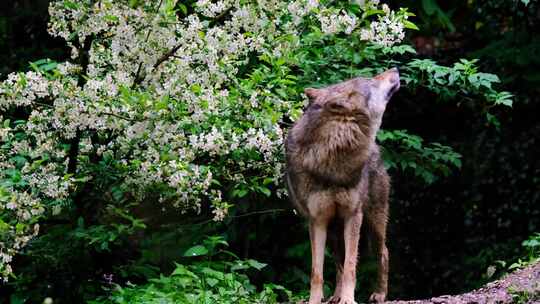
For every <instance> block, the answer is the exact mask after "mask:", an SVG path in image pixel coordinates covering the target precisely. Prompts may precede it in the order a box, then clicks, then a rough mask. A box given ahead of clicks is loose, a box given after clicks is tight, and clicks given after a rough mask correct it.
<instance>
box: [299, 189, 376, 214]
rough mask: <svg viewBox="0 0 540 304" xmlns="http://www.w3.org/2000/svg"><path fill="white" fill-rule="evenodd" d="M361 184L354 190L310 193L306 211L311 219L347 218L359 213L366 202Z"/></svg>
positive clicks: (325, 190)
mask: <svg viewBox="0 0 540 304" xmlns="http://www.w3.org/2000/svg"><path fill="white" fill-rule="evenodd" d="M361 184H363V183H362V182H360V184H359V185H358V186H357V187H354V188H329V189H323V190H319V191H315V192H312V193H310V195H309V196H308V198H307V200H306V209H307V211H308V214H309V216H310V217H312V218H320V217H328V218H333V217H335V216H337V217H347V216H350V215H352V214H355V213H357V212H359V211H360V210H361V209H362V206H363V205H364V204H365V202H366V201H367V195H366V193H367V191H362V190H363V189H361V188H362V185H361Z"/></svg>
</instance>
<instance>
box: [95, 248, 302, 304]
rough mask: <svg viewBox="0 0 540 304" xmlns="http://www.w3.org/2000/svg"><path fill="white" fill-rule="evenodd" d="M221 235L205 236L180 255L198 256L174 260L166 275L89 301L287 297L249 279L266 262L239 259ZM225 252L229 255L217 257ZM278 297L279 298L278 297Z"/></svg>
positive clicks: (268, 300)
mask: <svg viewBox="0 0 540 304" xmlns="http://www.w3.org/2000/svg"><path fill="white" fill-rule="evenodd" d="M224 246H228V244H227V242H226V241H225V240H224V239H223V238H221V237H208V238H207V239H206V240H205V241H204V242H203V244H201V245H196V246H193V247H191V248H189V249H188V250H186V252H185V253H184V256H188V257H193V258H198V257H204V258H203V259H202V260H195V261H193V262H191V263H189V264H187V265H180V264H176V263H175V268H174V270H173V271H172V273H171V274H170V275H168V276H164V275H160V276H159V278H153V279H149V283H148V284H144V285H140V286H135V285H133V284H128V286H127V287H121V286H119V285H116V286H115V287H114V288H113V290H112V291H113V292H112V295H111V296H109V297H108V298H106V299H98V300H94V301H90V302H89V303H95V304H97V303H118V304H121V303H186V304H188V303H193V304H196V303H197V304H198V303H230V304H236V303H245V304H248V303H261V304H263V303H264V304H266V303H268V304H271V303H280V302H281V301H283V300H284V299H285V300H291V299H292V294H291V292H290V291H288V290H287V289H285V288H284V287H282V286H280V285H276V284H264V286H263V288H262V290H261V291H257V289H256V287H255V286H254V285H253V284H252V283H251V282H250V280H249V278H248V276H247V273H248V272H249V271H260V270H262V269H263V268H264V267H266V264H264V263H260V262H257V261H255V260H253V259H249V260H239V259H238V258H237V257H236V256H235V255H234V254H233V253H232V252H229V251H226V250H223V248H222V247H224ZM220 255H226V256H228V257H229V259H230V258H231V257H232V260H230V261H228V260H229V259H225V258H223V256H222V257H219V256H220ZM278 300H279V301H278Z"/></svg>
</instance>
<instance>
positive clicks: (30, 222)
mask: <svg viewBox="0 0 540 304" xmlns="http://www.w3.org/2000/svg"><path fill="white" fill-rule="evenodd" d="M43 212H44V208H43V206H42V204H41V203H40V201H39V200H37V199H36V198H34V197H32V195H31V194H28V193H26V192H11V191H8V190H7V189H5V188H2V187H0V213H2V214H4V215H6V217H9V218H10V219H11V221H15V222H16V223H17V225H9V224H8V223H6V222H5V221H2V222H0V224H1V227H0V229H1V230H2V239H0V277H1V278H2V279H3V280H4V281H7V278H8V277H9V276H10V275H11V273H12V271H13V270H12V268H11V265H10V262H11V260H12V259H13V256H14V255H15V254H16V253H17V252H18V251H19V250H20V249H22V248H23V247H24V246H25V245H26V244H27V243H28V242H29V241H30V240H31V239H32V238H33V237H35V236H36V235H37V234H38V232H39V224H37V223H35V219H36V218H37V217H39V216H40V215H41V214H43ZM25 226H27V227H28V229H25Z"/></svg>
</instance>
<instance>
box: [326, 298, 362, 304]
mask: <svg viewBox="0 0 540 304" xmlns="http://www.w3.org/2000/svg"><path fill="white" fill-rule="evenodd" d="M325 304H357V303H356V302H355V301H354V299H353V298H350V299H349V298H347V297H340V296H332V297H331V298H330V299H328V301H327V302H326V303H325Z"/></svg>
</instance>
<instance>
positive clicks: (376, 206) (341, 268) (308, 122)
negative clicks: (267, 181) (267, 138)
mask: <svg viewBox="0 0 540 304" xmlns="http://www.w3.org/2000/svg"><path fill="white" fill-rule="evenodd" d="M399 87H400V79H399V71H398V69H397V68H392V69H390V70H387V71H385V72H383V73H381V74H379V75H377V76H375V77H373V78H363V77H357V78H353V79H350V80H347V81H344V82H341V83H338V84H334V85H331V86H328V87H325V88H319V89H314V88H307V89H305V94H306V95H307V97H308V99H309V104H308V106H307V108H306V109H305V111H304V114H303V115H302V116H301V117H300V119H299V120H297V121H296V123H295V124H294V125H293V127H292V128H291V129H290V130H289V133H288V135H287V139H286V143H285V151H286V162H287V164H286V174H285V178H286V181H287V188H288V192H289V197H290V198H291V200H292V202H293V204H294V206H295V208H296V209H297V210H298V211H299V212H300V213H301V214H302V215H304V216H305V217H307V218H308V220H309V235H310V241H311V257H312V261H311V262H312V263H311V282H310V284H311V287H310V296H309V304H320V303H321V301H322V299H323V265H324V251H325V243H326V240H327V235H328V239H329V243H330V245H331V246H330V247H331V251H332V253H333V256H334V260H335V263H336V268H337V277H336V289H335V291H334V294H333V296H332V297H331V298H330V299H329V300H328V303H334V304H337V303H339V304H353V303H356V302H355V301H354V289H355V285H356V263H357V255H358V242H359V239H360V228H361V225H362V224H364V225H366V226H367V227H366V228H368V229H365V230H367V231H369V234H370V235H369V236H370V237H369V239H370V240H371V243H372V244H374V248H375V251H376V253H377V261H378V262H377V263H378V275H377V285H376V290H375V291H374V292H373V294H372V295H371V296H370V301H371V302H377V303H380V302H384V300H385V298H386V294H387V290H388V259H389V258H388V249H387V247H386V225H387V222H388V195H389V191H390V178H389V176H388V174H387V172H386V170H385V168H384V166H383V162H382V159H381V153H380V149H379V146H378V145H377V144H376V142H375V136H376V134H377V131H378V130H379V128H380V126H381V122H382V117H383V114H384V111H385V109H386V105H387V103H388V101H389V100H390V98H391V97H392V95H393V94H394V93H395V92H396V91H397V90H398V89H399Z"/></svg>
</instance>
